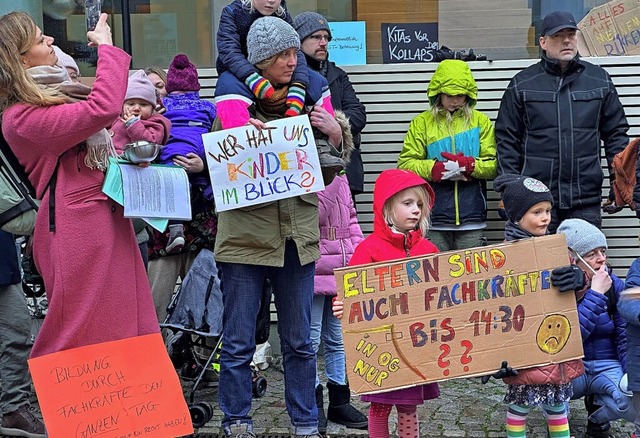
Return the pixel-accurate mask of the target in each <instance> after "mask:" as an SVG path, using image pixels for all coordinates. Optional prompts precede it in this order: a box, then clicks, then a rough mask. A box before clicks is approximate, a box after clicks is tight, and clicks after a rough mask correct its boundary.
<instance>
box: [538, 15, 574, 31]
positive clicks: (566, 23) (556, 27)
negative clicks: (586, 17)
mask: <svg viewBox="0 0 640 438" xmlns="http://www.w3.org/2000/svg"><path fill="white" fill-rule="evenodd" d="M562 29H575V30H577V29H578V25H577V24H576V19H575V18H573V14H571V12H567V11H555V12H550V13H548V14H547V15H546V16H545V17H544V20H542V33H541V35H542V36H547V35H553V34H555V33H558V32H560V31H561V30H562Z"/></svg>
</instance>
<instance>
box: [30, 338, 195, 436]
mask: <svg viewBox="0 0 640 438" xmlns="http://www.w3.org/2000/svg"><path fill="white" fill-rule="evenodd" d="M29 369H30V370H31V376H32V378H33V383H34V386H35V388H36V393H37V395H38V401H39V402H40V408H41V409H42V416H43V417H44V422H45V425H46V428H47V433H48V436H49V438H70V437H76V438H91V437H96V436H100V437H105V438H106V437H108V438H134V437H141V438H143V437H153V438H163V437H177V436H183V435H189V434H192V433H193V426H192V424H191V416H190V414H189V409H188V408H187V404H186V402H185V399H184V396H183V394H182V388H181V386H180V381H179V380H178V376H177V375H176V372H175V370H174V368H173V365H172V364H171V361H170V360H169V356H168V355H167V352H166V349H165V347H164V343H163V342H162V336H161V335H160V334H152V335H145V336H138V337H135V338H128V339H122V340H119V341H112V342H105V343H102V344H95V345H87V346H85V347H80V348H74V349H71V350H65V351H61V352H58V353H53V354H48V355H46V356H41V357H38V358H35V359H30V360H29Z"/></svg>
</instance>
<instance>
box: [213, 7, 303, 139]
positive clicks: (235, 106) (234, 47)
mask: <svg viewBox="0 0 640 438" xmlns="http://www.w3.org/2000/svg"><path fill="white" fill-rule="evenodd" d="M268 16H272V17H276V18H279V19H282V20H283V21H285V22H287V23H289V24H291V25H292V24H293V21H292V19H291V15H290V14H289V12H288V11H287V4H286V1H285V0H234V1H233V2H231V4H229V5H227V6H226V7H225V8H224V9H223V10H222V14H221V15H220V26H219V28H218V34H217V45H218V59H217V60H216V68H217V70H218V73H219V74H220V77H219V78H218V82H217V85H216V92H215V98H216V105H217V106H218V111H221V114H225V113H227V112H228V113H229V114H228V116H229V117H225V119H226V120H228V121H231V120H234V125H235V126H242V125H245V124H246V123H247V121H248V120H249V111H248V107H249V106H250V105H252V103H253V100H254V99H265V98H267V99H268V98H270V97H271V96H272V95H273V93H274V91H275V89H274V87H273V84H271V83H270V82H269V80H267V79H266V78H264V77H262V76H261V75H260V74H259V73H258V69H257V68H256V67H255V65H253V64H254V63H253V62H252V60H251V59H247V58H248V48H247V35H248V34H249V29H250V28H251V25H252V24H253V23H254V22H255V21H256V20H257V19H258V18H261V17H268ZM306 66H307V64H306V61H305V57H304V55H303V54H302V52H300V51H298V65H297V67H296V69H295V72H294V75H293V82H292V84H291V87H289V91H288V95H287V106H288V109H287V112H286V115H287V116H297V115H300V113H302V107H303V105H304V99H305V90H306V89H307V87H308V85H309V74H308V73H307V69H306ZM238 83H239V84H240V85H241V86H240V87H238V86H237V85H238ZM227 86H230V87H232V88H235V91H236V92H237V93H238V94H237V95H236V96H235V98H234V99H230V98H229V96H228V95H227V93H226V90H227ZM220 87H221V88H220ZM232 115H233V117H231V116H232ZM226 123H227V125H226V126H225V125H223V126H222V127H223V128H225V129H227V128H231V127H235V126H230V125H229V124H228V123H229V122H226Z"/></svg>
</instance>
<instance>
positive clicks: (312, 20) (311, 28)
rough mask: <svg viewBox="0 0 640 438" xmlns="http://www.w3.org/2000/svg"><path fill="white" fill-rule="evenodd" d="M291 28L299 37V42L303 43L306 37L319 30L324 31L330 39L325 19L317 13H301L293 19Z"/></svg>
mask: <svg viewBox="0 0 640 438" xmlns="http://www.w3.org/2000/svg"><path fill="white" fill-rule="evenodd" d="M293 27H294V28H295V29H296V31H297V32H298V35H299V36H300V41H304V39H305V38H306V37H308V36H309V35H311V34H314V33H316V32H317V31H319V30H326V31H327V32H328V33H329V38H331V29H329V23H327V20H325V18H324V17H323V16H322V15H320V14H318V13H317V12H311V11H308V12H302V13H300V14H298V15H296V18H294V19H293Z"/></svg>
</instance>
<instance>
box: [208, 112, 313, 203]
mask: <svg viewBox="0 0 640 438" xmlns="http://www.w3.org/2000/svg"><path fill="white" fill-rule="evenodd" d="M267 126H268V128H267V129H262V130H259V129H256V128H254V127H253V126H251V125H247V126H242V127H239V128H233V129H226V130H223V131H218V132H210V133H208V134H204V135H203V136H202V140H203V141H204V148H205V152H206V155H207V165H208V167H209V174H210V175H211V185H212V186H213V194H214V197H215V202H216V210H217V211H225V210H232V209H235V208H240V207H247V206H249V205H255V204H260V203H263V202H269V201H275V200H278V199H284V198H291V197H293V196H298V195H304V194H307V193H313V192H319V191H320V190H323V189H324V183H323V181H322V172H321V170H320V162H319V161H318V152H317V150H316V143H315V140H314V138H313V132H312V131H311V125H310V124H309V117H307V116H306V115H303V116H297V117H286V118H283V119H278V120H274V121H271V122H269V123H267Z"/></svg>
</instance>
